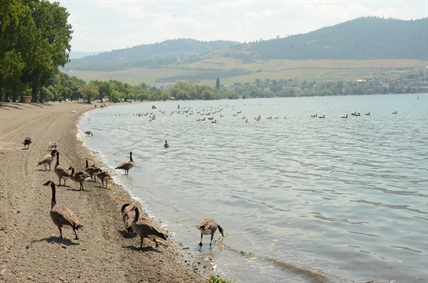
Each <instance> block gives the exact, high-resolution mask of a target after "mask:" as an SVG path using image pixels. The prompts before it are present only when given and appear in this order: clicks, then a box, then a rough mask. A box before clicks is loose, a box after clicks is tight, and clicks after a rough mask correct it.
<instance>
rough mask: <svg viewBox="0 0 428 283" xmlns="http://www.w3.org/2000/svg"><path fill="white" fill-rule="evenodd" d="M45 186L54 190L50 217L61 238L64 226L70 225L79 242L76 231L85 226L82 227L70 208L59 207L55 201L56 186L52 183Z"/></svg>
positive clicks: (49, 182) (48, 182)
mask: <svg viewBox="0 0 428 283" xmlns="http://www.w3.org/2000/svg"><path fill="white" fill-rule="evenodd" d="M43 185H44V186H49V185H50V186H51V188H52V200H51V211H50V215H51V218H52V221H53V223H54V224H55V225H56V226H57V227H58V230H59V237H60V238H62V230H61V228H62V226H64V225H68V226H71V228H72V229H73V232H74V236H75V240H78V239H79V238H78V237H77V233H76V230H78V229H79V228H82V227H83V226H82V225H80V222H79V220H78V219H77V217H76V215H74V213H73V211H71V210H70V209H69V208H68V207H65V206H63V205H59V204H57V203H56V199H55V193H56V190H55V184H54V182H52V181H47V182H46V183H45V184H43Z"/></svg>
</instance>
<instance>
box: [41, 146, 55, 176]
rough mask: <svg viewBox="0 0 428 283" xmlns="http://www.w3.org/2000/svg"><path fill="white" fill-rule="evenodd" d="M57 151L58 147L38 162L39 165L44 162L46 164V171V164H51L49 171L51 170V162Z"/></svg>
mask: <svg viewBox="0 0 428 283" xmlns="http://www.w3.org/2000/svg"><path fill="white" fill-rule="evenodd" d="M56 153H57V151H56V149H54V150H52V151H51V153H49V154H46V155H45V156H44V157H43V158H42V159H40V160H39V162H37V166H39V165H42V164H43V165H44V166H45V171H46V165H49V171H51V163H52V161H53V159H54V157H55V155H56Z"/></svg>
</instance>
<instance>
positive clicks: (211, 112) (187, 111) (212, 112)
mask: <svg viewBox="0 0 428 283" xmlns="http://www.w3.org/2000/svg"><path fill="white" fill-rule="evenodd" d="M226 108H232V110H233V111H234V112H233V113H232V115H233V116H239V117H241V115H240V114H241V113H242V110H240V111H236V110H235V109H234V106H232V107H231V106H230V105H225V106H224V105H220V106H218V107H212V106H211V107H207V108H202V109H201V108H200V109H196V110H194V109H192V108H190V107H178V108H177V109H176V110H171V111H169V112H167V111H165V110H157V111H158V112H159V113H158V114H159V115H163V116H173V115H176V114H181V115H183V114H184V115H186V117H189V116H192V115H199V116H200V117H198V118H197V119H196V121H197V122H204V121H210V122H211V123H217V122H219V121H220V119H221V118H224V117H225V114H223V113H222V111H223V110H225V109H226ZM152 109H156V107H154V108H153V107H152ZM216 114H219V116H217V115H216ZM392 114H397V111H394V112H392ZM132 115H133V116H137V117H144V116H148V117H149V122H152V121H154V120H156V113H155V112H153V111H150V112H144V113H132ZM351 115H352V116H355V117H358V116H361V114H360V112H357V111H355V112H353V113H351ZM365 115H366V116H370V112H367V113H365ZM115 116H121V114H115ZM207 116H208V117H207ZM310 117H311V118H320V119H325V118H326V115H325V114H323V115H318V114H313V115H310ZM340 117H341V118H344V119H346V118H348V114H345V115H344V116H340ZM216 118H218V119H219V120H217V119H216ZM241 118H242V120H243V121H244V122H246V123H248V121H249V117H247V116H242V117H241ZM263 118H264V119H267V120H277V119H280V118H281V117H279V116H274V117H273V116H265V117H263ZM250 119H251V118H250ZM281 119H284V120H285V119H287V117H286V116H284V117H283V118H281ZM261 120H262V116H261V115H257V116H256V117H254V121H256V122H259V121H261ZM85 133H86V134H87V135H91V133H90V131H87V132H85Z"/></svg>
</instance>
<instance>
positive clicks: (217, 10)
mask: <svg viewBox="0 0 428 283" xmlns="http://www.w3.org/2000/svg"><path fill="white" fill-rule="evenodd" d="M59 2H60V4H61V6H63V7H65V8H66V9H67V10H68V12H69V13H70V17H69V22H70V23H71V25H72V27H73V28H72V29H73V31H74V33H73V39H72V41H71V45H72V51H86V52H90V51H109V50H113V49H122V48H126V47H133V46H136V45H141V44H149V43H156V42H162V41H164V40H167V39H177V38H192V39H197V40H204V41H211V40H219V39H221V40H235V41H239V42H250V41H255V40H259V39H260V38H263V39H265V40H266V39H272V38H275V37H277V36H279V37H285V36H287V35H294V34H299V33H307V32H310V31H314V30H317V29H320V28H322V27H327V26H333V25H336V24H338V23H343V22H346V21H349V20H352V19H355V18H359V17H364V16H377V17H384V18H395V19H403V20H411V19H413V20H416V19H421V18H425V17H427V12H428V11H427V6H428V1H427V0H416V1H412V0H401V1H394V0H385V1H376V0H361V1H351V0H342V1H328V0H320V1H305V0H301V1H298V0H296V1H286V0H278V1H264V0H260V1H258V0H255V1H240V0H230V1H201V0H193V1H192V0H189V1H156V0H152V1H146V0H59Z"/></svg>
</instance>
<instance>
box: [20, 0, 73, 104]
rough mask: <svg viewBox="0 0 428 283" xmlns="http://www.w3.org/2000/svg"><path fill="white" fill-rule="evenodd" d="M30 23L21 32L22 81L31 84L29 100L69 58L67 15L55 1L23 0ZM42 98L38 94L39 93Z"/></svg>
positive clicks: (34, 98)
mask: <svg viewBox="0 0 428 283" xmlns="http://www.w3.org/2000/svg"><path fill="white" fill-rule="evenodd" d="M26 2H27V3H28V6H29V8H30V11H31V16H32V19H33V23H31V22H30V23H29V25H28V27H29V29H28V30H27V31H26V32H25V34H23V39H25V45H24V46H25V51H26V52H25V54H26V56H25V63H26V67H25V69H24V71H23V76H22V79H23V82H24V83H28V84H30V85H31V93H32V100H33V101H37V94H38V93H40V94H41V88H42V86H43V85H44V84H45V82H46V81H47V80H48V79H49V78H50V77H51V76H52V75H53V74H54V73H55V71H56V70H57V68H58V67H59V66H62V67H63V66H64V65H65V64H66V63H67V62H69V59H68V58H69V57H68V55H69V54H68V52H69V51H70V49H71V46H70V40H71V34H72V30H71V25H70V24H68V22H67V19H68V16H69V13H68V12H67V10H66V9H65V8H64V7H61V6H59V3H58V2H53V3H50V2H49V1H45V0H42V1H39V0H27V1H26ZM40 99H42V97H40Z"/></svg>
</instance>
